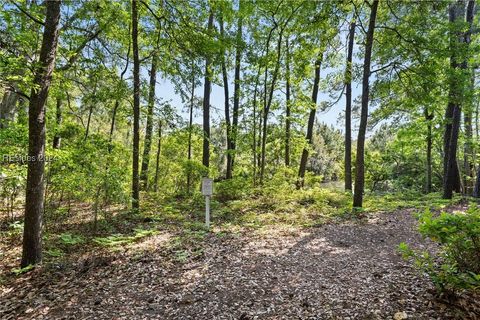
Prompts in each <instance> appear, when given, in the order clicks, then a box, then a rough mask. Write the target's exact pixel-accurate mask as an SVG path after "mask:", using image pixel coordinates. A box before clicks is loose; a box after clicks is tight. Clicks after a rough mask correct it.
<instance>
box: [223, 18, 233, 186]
mask: <svg viewBox="0 0 480 320" xmlns="http://www.w3.org/2000/svg"><path fill="white" fill-rule="evenodd" d="M220 35H221V36H222V38H223V37H225V31H224V30H223V18H222V17H220ZM221 54H222V79H223V93H224V102H225V124H226V133H227V134H226V138H227V148H226V149H227V152H226V153H227V171H226V174H225V178H226V179H231V178H232V123H231V121H230V94H229V90H228V74H227V66H226V63H225V54H226V52H225V51H223V52H222V53H221Z"/></svg>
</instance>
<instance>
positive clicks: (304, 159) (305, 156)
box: [297, 52, 323, 189]
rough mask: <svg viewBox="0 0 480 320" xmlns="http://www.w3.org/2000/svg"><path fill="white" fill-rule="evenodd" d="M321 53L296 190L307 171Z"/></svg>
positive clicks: (299, 187)
mask: <svg viewBox="0 0 480 320" xmlns="http://www.w3.org/2000/svg"><path fill="white" fill-rule="evenodd" d="M322 59H323V52H322V53H320V56H319V57H318V58H317V60H316V61H315V78H314V80H313V91H312V106H311V107H310V114H309V116H308V125H307V134H306V136H305V140H306V141H307V143H308V146H306V147H304V148H303V151H302V157H301V158H300V167H299V169H298V180H297V189H301V188H303V185H304V182H305V181H304V180H305V171H306V169H307V160H308V149H309V147H310V146H311V145H312V137H313V125H314V124H315V116H316V114H317V98H318V86H319V84H320V67H321V64H322Z"/></svg>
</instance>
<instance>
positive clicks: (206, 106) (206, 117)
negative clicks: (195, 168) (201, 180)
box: [202, 9, 213, 176]
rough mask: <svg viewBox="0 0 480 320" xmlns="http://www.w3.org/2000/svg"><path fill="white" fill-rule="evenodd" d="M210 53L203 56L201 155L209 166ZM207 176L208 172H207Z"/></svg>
mask: <svg viewBox="0 0 480 320" xmlns="http://www.w3.org/2000/svg"><path fill="white" fill-rule="evenodd" d="M212 30H213V9H210V14H209V16H208V32H209V34H210V33H211V32H212ZM210 63H211V61H210V54H208V53H207V56H206V58H205V82H204V88H203V155H202V164H203V165H204V166H205V167H206V168H209V167H210V92H211V78H212V71H211V70H210V68H211V67H210ZM207 176H208V173H207Z"/></svg>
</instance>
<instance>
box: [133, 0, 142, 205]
mask: <svg viewBox="0 0 480 320" xmlns="http://www.w3.org/2000/svg"><path fill="white" fill-rule="evenodd" d="M137 4H138V0H132V46H133V152H132V156H133V159H132V209H133V210H134V211H138V209H139V208H140V188H139V187H140V183H139V182H140V181H139V175H138V162H139V154H140V152H139V149H140V59H139V56H138V8H137Z"/></svg>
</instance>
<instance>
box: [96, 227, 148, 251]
mask: <svg viewBox="0 0 480 320" xmlns="http://www.w3.org/2000/svg"><path fill="white" fill-rule="evenodd" d="M133 231H134V234H133V235H123V234H114V235H111V236H107V237H97V238H94V239H93V242H95V243H96V244H98V245H100V246H104V247H112V248H114V247H118V246H122V245H126V244H131V243H134V242H136V241H138V240H139V239H142V238H145V237H148V236H151V235H154V234H156V233H157V231H156V230H145V229H134V230H133Z"/></svg>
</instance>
